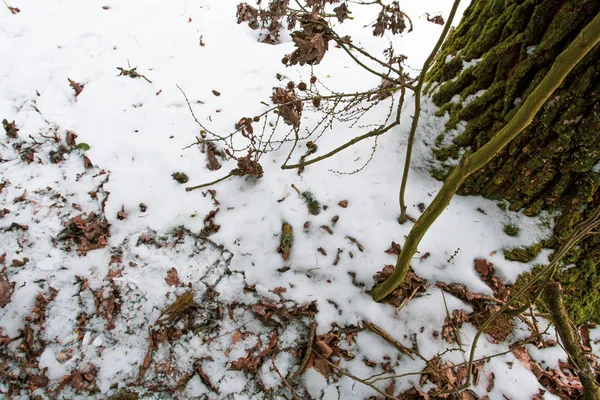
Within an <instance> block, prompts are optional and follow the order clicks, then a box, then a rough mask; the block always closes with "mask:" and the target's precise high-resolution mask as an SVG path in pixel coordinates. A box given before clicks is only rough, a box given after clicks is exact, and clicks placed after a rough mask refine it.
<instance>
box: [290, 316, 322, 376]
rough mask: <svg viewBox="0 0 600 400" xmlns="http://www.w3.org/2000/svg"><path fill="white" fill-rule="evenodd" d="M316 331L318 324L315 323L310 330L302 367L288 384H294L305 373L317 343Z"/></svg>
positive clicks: (301, 363)
mask: <svg viewBox="0 0 600 400" xmlns="http://www.w3.org/2000/svg"><path fill="white" fill-rule="evenodd" d="M316 331H317V323H316V322H313V323H312V324H310V330H309V334H308V345H307V348H306V352H305V353H304V357H302V361H301V362H300V366H299V367H298V369H297V370H296V372H294V373H293V375H292V376H290V377H289V378H288V382H290V383H292V382H294V381H295V380H296V379H297V378H298V377H299V376H300V375H302V373H303V372H304V369H305V368H306V364H308V360H309V359H310V355H311V353H312V348H313V343H314V342H315V333H316Z"/></svg>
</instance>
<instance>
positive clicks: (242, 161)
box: [231, 152, 264, 178]
mask: <svg viewBox="0 0 600 400" xmlns="http://www.w3.org/2000/svg"><path fill="white" fill-rule="evenodd" d="M263 174H264V172H263V167H262V165H260V164H259V163H258V161H257V160H253V159H252V152H249V153H248V154H247V155H245V156H244V157H239V158H237V168H234V169H233V170H231V175H235V176H253V177H255V178H262V177H263Z"/></svg>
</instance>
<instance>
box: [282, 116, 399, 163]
mask: <svg viewBox="0 0 600 400" xmlns="http://www.w3.org/2000/svg"><path fill="white" fill-rule="evenodd" d="M396 125H398V122H396V121H394V122H392V123H391V124H389V125H388V126H386V127H384V128H377V129H373V130H372V131H370V132H367V133H365V134H364V135H361V136H357V137H355V138H354V139H352V140H350V141H348V142H346V143H344V144H343V145H341V146H339V147H337V148H335V149H333V150H331V151H330V152H329V153H327V154H323V155H322V156H320V157H316V158H313V159H312V160H305V161H303V162H301V163H298V164H292V165H286V164H283V165H282V166H281V169H294V168H300V167H304V166H307V165H310V164H314V163H316V162H319V161H322V160H324V159H326V158H329V157H331V156H332V155H334V154H336V153H339V152H340V151H342V150H344V149H346V148H348V147H350V146H352V145H353V144H355V143H358V142H360V141H361V140H364V139H367V138H370V137H373V136H379V135H383V134H384V133H386V132H388V131H389V130H390V129H392V128H393V127H395V126H396Z"/></svg>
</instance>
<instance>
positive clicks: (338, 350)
mask: <svg viewBox="0 0 600 400" xmlns="http://www.w3.org/2000/svg"><path fill="white" fill-rule="evenodd" d="M342 335H343V332H340V330H337V329H335V330H331V331H329V332H327V333H325V334H323V335H319V336H317V337H316V338H315V343H314V347H313V349H314V351H313V353H312V354H311V356H310V358H309V359H308V363H307V364H306V368H314V369H315V370H316V371H317V372H319V373H320V374H321V375H323V376H324V377H325V379H329V377H331V376H332V375H333V374H334V373H335V372H336V370H335V369H334V368H333V367H332V366H331V365H330V364H329V363H331V364H333V365H336V366H339V365H340V358H344V359H345V360H346V361H348V360H352V359H353V358H354V354H352V353H350V352H349V351H348V350H346V349H344V348H342V347H340V345H341V344H342V343H343V342H342V337H341V336H342ZM334 357H335V358H334ZM325 360H327V361H329V363H327V362H326V361H325Z"/></svg>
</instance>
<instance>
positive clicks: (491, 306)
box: [436, 259, 515, 343]
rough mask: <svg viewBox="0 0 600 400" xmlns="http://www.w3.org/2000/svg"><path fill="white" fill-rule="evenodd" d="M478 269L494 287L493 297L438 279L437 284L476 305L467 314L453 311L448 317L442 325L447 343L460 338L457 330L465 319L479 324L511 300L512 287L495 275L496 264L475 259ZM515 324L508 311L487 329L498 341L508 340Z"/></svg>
mask: <svg viewBox="0 0 600 400" xmlns="http://www.w3.org/2000/svg"><path fill="white" fill-rule="evenodd" d="M474 267H475V270H476V271H477V272H478V273H479V275H480V276H481V278H482V280H483V281H484V282H485V283H486V284H487V285H488V286H489V287H490V289H492V291H493V293H494V297H493V298H491V297H489V296H485V295H483V294H481V293H473V292H469V291H468V290H467V288H466V286H465V285H460V284H445V283H441V282H438V283H437V284H436V286H437V287H439V288H440V289H442V290H444V291H445V292H448V293H450V294H452V295H453V296H456V297H458V298H459V299H461V300H463V301H464V302H466V303H469V304H470V305H471V306H473V311H472V312H471V313H469V314H467V313H466V312H465V311H464V310H454V311H453V312H452V315H451V316H448V317H447V318H446V321H445V322H444V326H443V328H442V336H443V338H444V339H445V340H446V341H447V342H448V343H454V342H456V341H457V339H458V330H459V329H460V328H461V327H462V325H463V324H464V323H465V322H470V323H472V324H473V325H475V326H476V327H480V326H481V325H482V324H483V323H484V322H485V321H486V320H487V319H488V318H489V317H490V316H491V315H492V314H494V313H495V312H496V311H498V310H499V309H500V307H501V305H502V304H503V303H504V302H506V301H507V300H508V297H509V295H510V293H511V290H510V288H509V287H508V286H506V285H504V284H503V283H502V282H501V281H500V279H498V278H497V277H496V276H494V265H493V264H492V263H490V262H489V261H487V260H485V259H477V260H475V265H474ZM514 326H515V321H514V317H513V316H511V315H509V314H506V313H505V314H502V315H499V316H497V317H496V318H495V319H494V321H493V322H492V323H491V324H490V325H489V326H488V327H487V328H486V330H485V331H484V332H485V333H487V334H488V335H490V336H491V338H492V339H493V340H494V341H496V342H503V341H505V340H506V339H507V338H508V336H509V335H510V334H511V332H512V330H513V327H514Z"/></svg>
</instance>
